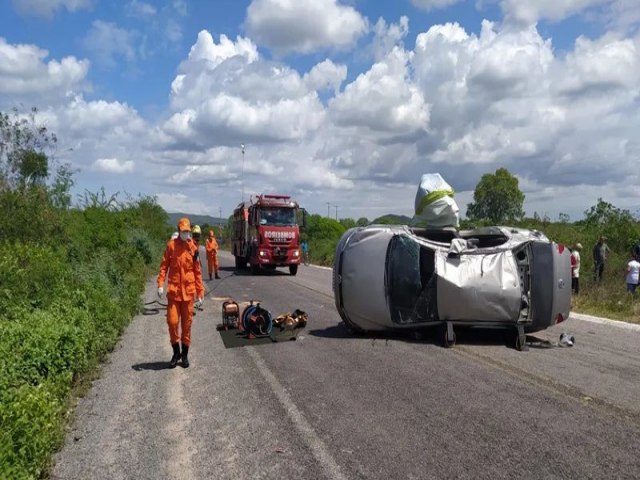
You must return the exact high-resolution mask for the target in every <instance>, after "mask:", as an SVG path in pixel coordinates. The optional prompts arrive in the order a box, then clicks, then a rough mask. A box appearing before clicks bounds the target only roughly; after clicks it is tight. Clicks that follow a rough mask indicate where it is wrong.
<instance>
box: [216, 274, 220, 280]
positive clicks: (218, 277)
mask: <svg viewBox="0 0 640 480" xmlns="http://www.w3.org/2000/svg"><path fill="white" fill-rule="evenodd" d="M216 278H217V279H218V280H220V275H218V272H216Z"/></svg>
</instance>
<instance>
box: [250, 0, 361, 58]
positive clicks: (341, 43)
mask: <svg viewBox="0 0 640 480" xmlns="http://www.w3.org/2000/svg"><path fill="white" fill-rule="evenodd" d="M245 24H246V28H247V31H248V32H249V34H250V35H251V36H252V37H253V38H255V39H256V40H257V41H258V43H260V44H261V45H265V46H267V47H269V48H270V49H272V50H274V51H275V52H278V53H281V54H287V53H292V52H299V53H310V52H314V51H317V50H323V49H327V48H332V49H333V48H336V49H341V48H346V47H350V46H352V45H353V44H354V43H355V42H356V40H357V39H358V38H360V37H361V36H362V35H363V34H364V33H366V31H367V28H368V27H367V21H366V19H365V18H364V17H363V16H362V15H360V13H358V11H357V10H355V9H354V8H353V7H351V6H348V5H342V4H340V2H338V1H337V0H314V1H312V2H305V1H300V0H253V1H252V2H251V4H250V5H249V7H248V8H247V18H246V21H245Z"/></svg>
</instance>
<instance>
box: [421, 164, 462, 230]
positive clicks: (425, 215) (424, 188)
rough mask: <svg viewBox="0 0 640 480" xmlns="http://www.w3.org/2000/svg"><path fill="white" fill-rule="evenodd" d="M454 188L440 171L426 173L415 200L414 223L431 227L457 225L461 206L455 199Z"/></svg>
mask: <svg viewBox="0 0 640 480" xmlns="http://www.w3.org/2000/svg"><path fill="white" fill-rule="evenodd" d="M453 193H454V192H453V188H451V185H449V184H448V183H447V182H446V181H445V180H444V179H443V178H442V176H441V175H440V174H439V173H425V174H424V175H422V178H421V179H420V185H418V192H417V193H416V200H415V215H414V217H413V222H412V223H413V224H426V225H424V226H429V227H457V226H458V225H459V223H460V208H458V204H457V203H456V201H455V200H454V199H453Z"/></svg>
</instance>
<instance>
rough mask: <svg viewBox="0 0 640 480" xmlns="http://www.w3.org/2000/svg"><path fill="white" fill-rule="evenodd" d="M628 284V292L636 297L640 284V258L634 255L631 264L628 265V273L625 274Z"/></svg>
mask: <svg viewBox="0 0 640 480" xmlns="http://www.w3.org/2000/svg"><path fill="white" fill-rule="evenodd" d="M624 276H625V282H626V283H627V292H629V293H630V294H631V295H633V296H634V297H635V294H636V289H637V288H638V283H639V282H640V262H638V257H636V256H635V255H633V256H632V257H631V260H629V263H627V271H626V272H625V274H624Z"/></svg>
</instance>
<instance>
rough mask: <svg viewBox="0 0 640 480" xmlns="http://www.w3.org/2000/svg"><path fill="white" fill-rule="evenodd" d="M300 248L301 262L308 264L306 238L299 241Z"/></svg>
mask: <svg viewBox="0 0 640 480" xmlns="http://www.w3.org/2000/svg"><path fill="white" fill-rule="evenodd" d="M300 249H301V250H302V262H303V263H304V264H305V265H309V244H308V243H307V241H306V240H302V241H301V242H300Z"/></svg>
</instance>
